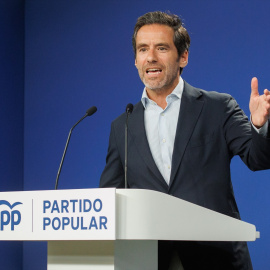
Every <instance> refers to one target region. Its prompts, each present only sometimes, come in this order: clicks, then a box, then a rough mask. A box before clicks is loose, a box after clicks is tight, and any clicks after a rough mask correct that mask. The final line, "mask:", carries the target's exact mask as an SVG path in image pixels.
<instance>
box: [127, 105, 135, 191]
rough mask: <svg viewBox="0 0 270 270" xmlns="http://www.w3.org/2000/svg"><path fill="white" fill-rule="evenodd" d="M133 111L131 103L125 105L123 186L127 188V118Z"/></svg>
mask: <svg viewBox="0 0 270 270" xmlns="http://www.w3.org/2000/svg"><path fill="white" fill-rule="evenodd" d="M132 111H133V105H132V104H131V103H129V104H128V105H127V107H126V114H127V117H126V125H125V188H127V165H128V118H129V115H130V114H131V113H132Z"/></svg>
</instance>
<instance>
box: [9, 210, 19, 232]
mask: <svg viewBox="0 0 270 270" xmlns="http://www.w3.org/2000/svg"><path fill="white" fill-rule="evenodd" d="M15 216H17V218H16V220H15ZM20 222H21V213H20V212H19V211H18V210H14V211H12V212H11V230H12V231H14V226H15V225H19V224H20Z"/></svg>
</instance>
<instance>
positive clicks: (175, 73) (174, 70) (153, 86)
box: [139, 66, 180, 92]
mask: <svg viewBox="0 0 270 270" xmlns="http://www.w3.org/2000/svg"><path fill="white" fill-rule="evenodd" d="M145 70H146V69H144V70H140V71H139V76H140V78H141V80H142V82H143V84H144V85H145V87H146V89H150V90H152V91H155V92H163V91H167V90H168V89H170V88H172V89H171V90H172V91H173V89H174V88H175V87H176V85H177V83H178V81H179V76H180V73H179V66H173V67H170V68H168V69H164V68H163V69H162V73H164V74H161V75H162V76H161V77H160V78H159V77H152V78H147V76H145V75H146V73H145Z"/></svg>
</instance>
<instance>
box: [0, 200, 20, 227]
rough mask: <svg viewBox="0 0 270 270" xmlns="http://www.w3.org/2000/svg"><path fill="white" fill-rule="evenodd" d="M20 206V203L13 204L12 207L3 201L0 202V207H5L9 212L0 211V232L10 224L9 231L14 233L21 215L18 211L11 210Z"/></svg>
mask: <svg viewBox="0 0 270 270" xmlns="http://www.w3.org/2000/svg"><path fill="white" fill-rule="evenodd" d="M19 204H22V203H21V202H15V203H13V204H12V205H11V204H10V203H9V202H8V201H5V200H0V205H6V206H8V207H9V208H10V210H3V211H0V231H4V229H5V227H6V226H8V225H9V224H10V228H11V231H14V227H15V226H16V225H19V224H20V222H21V213H20V211H18V210H12V209H13V208H14V207H15V206H17V205H19Z"/></svg>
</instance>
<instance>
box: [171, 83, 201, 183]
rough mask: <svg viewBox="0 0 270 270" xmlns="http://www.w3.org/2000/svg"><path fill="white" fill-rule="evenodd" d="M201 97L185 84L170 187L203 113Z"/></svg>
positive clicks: (199, 93) (198, 92)
mask: <svg viewBox="0 0 270 270" xmlns="http://www.w3.org/2000/svg"><path fill="white" fill-rule="evenodd" d="M201 95H202V93H201V92H200V91H199V90H197V89H195V88H194V87H192V86H191V85H189V84H188V83H186V82H184V91H183V95H182V99H181V105H180V112H179V117H178V123H177V129H176V135H175V141H174V150H173V156H172V170H171V177H170V186H171V185H172V183H173V181H174V179H175V176H176V173H177V171H178V169H179V166H180V164H181V160H182V157H183V155H184V152H185V149H186V147H187V144H188V142H189V139H190V137H191V135H192V132H193V130H194V128H195V126H196V123H197V120H198V118H199V116H200V113H201V111H202V108H203V105H204V101H203V100H201V99H199V98H200V97H201Z"/></svg>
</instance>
